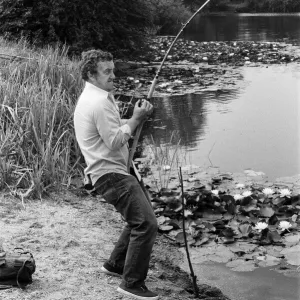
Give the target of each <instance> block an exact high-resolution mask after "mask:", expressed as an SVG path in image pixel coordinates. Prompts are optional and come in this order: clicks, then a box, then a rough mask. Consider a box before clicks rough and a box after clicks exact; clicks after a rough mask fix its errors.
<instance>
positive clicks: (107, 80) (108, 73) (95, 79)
mask: <svg viewBox="0 0 300 300" xmlns="http://www.w3.org/2000/svg"><path fill="white" fill-rule="evenodd" d="M114 68H115V65H114V62H113V61H112V60H111V61H100V62H98V67H97V74H95V75H91V76H90V82H91V83H92V84H94V85H95V86H97V87H99V88H101V89H102V90H105V91H107V92H111V91H113V89H114V79H115V74H114Z"/></svg>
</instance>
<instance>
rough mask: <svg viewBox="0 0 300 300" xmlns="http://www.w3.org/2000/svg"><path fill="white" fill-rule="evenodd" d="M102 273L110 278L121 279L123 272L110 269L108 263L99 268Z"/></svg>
mask: <svg viewBox="0 0 300 300" xmlns="http://www.w3.org/2000/svg"><path fill="white" fill-rule="evenodd" d="M101 271H102V273H105V274H106V275H110V276H116V277H122V275H123V270H121V269H118V268H114V267H112V266H111V265H110V264H109V263H107V262H105V263H104V265H103V266H102V267H101Z"/></svg>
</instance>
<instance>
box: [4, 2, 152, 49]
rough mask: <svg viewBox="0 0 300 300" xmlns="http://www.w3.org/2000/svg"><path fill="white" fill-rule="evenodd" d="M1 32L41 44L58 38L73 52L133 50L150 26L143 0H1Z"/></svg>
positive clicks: (56, 40)
mask: <svg viewBox="0 0 300 300" xmlns="http://www.w3.org/2000/svg"><path fill="white" fill-rule="evenodd" d="M0 24H1V25H0V34H6V36H7V37H13V38H19V37H21V36H24V37H26V38H28V39H29V41H30V42H31V43H37V44H40V45H44V44H48V43H55V42H61V43H66V44H67V45H68V46H70V48H69V49H70V51H71V52H72V53H79V52H80V51H82V50H84V49H89V48H102V49H104V50H110V51H113V52H118V51H117V50H120V48H122V49H130V50H134V49H135V48H136V47H137V45H138V44H139V43H140V42H141V41H142V40H143V38H144V33H145V28H146V27H149V26H150V23H149V14H148V12H147V6H146V5H145V3H144V1H130V2H128V1H125V0H103V1H93V0H87V1H79V0H75V1H74V0H73V1H71V0H59V1H54V0H50V1H45V0H43V1H34V0H32V1H30V0H17V1H14V2H12V1H10V0H1V1H0Z"/></svg>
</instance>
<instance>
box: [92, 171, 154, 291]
mask: <svg viewBox="0 0 300 300" xmlns="http://www.w3.org/2000/svg"><path fill="white" fill-rule="evenodd" d="M95 189H96V191H97V193H98V194H101V195H102V197H103V198H104V199H105V201H106V202H108V203H110V204H112V205H114V207H115V208H116V210H117V211H118V212H119V213H120V214H121V215H122V216H123V218H124V219H125V221H126V222H127V225H126V226H125V228H124V230H123V232H122V234H121V236H120V237H119V240H118V241H117V243H116V245H115V248H114V250H113V252H112V253H111V255H110V258H109V259H108V261H107V262H108V263H109V264H110V265H111V266H112V267H115V268H117V269H120V270H123V283H125V285H126V287H139V286H141V285H143V284H144V281H145V279H146V277H147V273H148V269H149V261H150V256H151V251H152V247H153V244H154V241H155V238H156V233H157V221H156V217H155V214H154V212H153V209H152V206H151V203H149V201H148V200H147V198H146V196H145V194H144V192H143V190H142V188H141V187H140V185H139V183H138V181H137V179H136V178H135V177H134V176H132V175H123V174H119V173H108V174H105V175H103V176H102V177H101V178H99V180H98V181H97V182H96V184H95Z"/></svg>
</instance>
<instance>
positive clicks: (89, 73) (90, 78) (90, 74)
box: [87, 71, 94, 80]
mask: <svg viewBox="0 0 300 300" xmlns="http://www.w3.org/2000/svg"><path fill="white" fill-rule="evenodd" d="M87 76H88V78H89V80H93V78H94V76H93V74H92V73H91V72H90V71H88V72H87Z"/></svg>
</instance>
